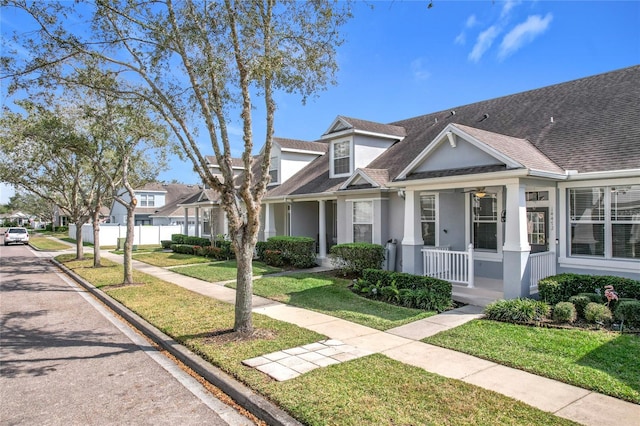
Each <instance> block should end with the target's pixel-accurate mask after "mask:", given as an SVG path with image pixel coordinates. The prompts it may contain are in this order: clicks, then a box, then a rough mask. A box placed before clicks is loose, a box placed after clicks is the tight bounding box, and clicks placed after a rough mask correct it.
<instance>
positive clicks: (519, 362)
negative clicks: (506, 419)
mask: <svg viewBox="0 0 640 426" xmlns="http://www.w3.org/2000/svg"><path fill="white" fill-rule="evenodd" d="M423 341H424V342H427V343H431V344H434V345H438V346H443V347H446V348H450V349H454V350H456V351H460V352H465V353H468V354H471V355H475V356H478V357H480V358H484V359H488V360H491V361H494V362H497V363H500V364H503V365H508V366H511V367H514V368H517V369H519V370H525V371H529V372H532V373H534V374H537V375H540V376H545V377H549V378H552V379H556V380H559V381H562V382H565V383H569V384H572V385H575V386H579V387H582V388H585V389H591V390H594V391H596V392H600V393H604V394H606V395H611V396H614V397H616V398H621V399H626V400H628V401H631V402H635V403H637V404H640V361H639V359H640V336H638V335H632V334H622V335H621V334H620V333H612V332H605V331H590V330H577V329H571V330H569V329H554V328H544V327H529V326H524V325H516V324H509V323H502V322H496V321H489V320H476V321H472V322H470V323H467V324H465V325H462V326H460V327H456V328H453V329H451V330H448V331H445V332H441V333H438V334H436V335H435V336H431V337H428V338H426V339H424V340H423Z"/></svg>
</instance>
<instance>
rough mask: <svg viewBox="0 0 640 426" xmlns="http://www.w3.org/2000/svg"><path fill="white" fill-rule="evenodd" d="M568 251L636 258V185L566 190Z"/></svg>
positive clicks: (639, 243) (639, 240)
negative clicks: (567, 197) (569, 238)
mask: <svg viewBox="0 0 640 426" xmlns="http://www.w3.org/2000/svg"><path fill="white" fill-rule="evenodd" d="M569 225H570V232H571V245H570V254H571V255H572V256H592V257H599V258H605V259H610V258H623V259H624V258H627V259H628V258H640V185H627V186H602V187H589V188H571V189H569Z"/></svg>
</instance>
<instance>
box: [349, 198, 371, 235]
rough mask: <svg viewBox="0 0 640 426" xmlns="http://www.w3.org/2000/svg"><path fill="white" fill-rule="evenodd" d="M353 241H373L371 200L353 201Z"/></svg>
mask: <svg viewBox="0 0 640 426" xmlns="http://www.w3.org/2000/svg"><path fill="white" fill-rule="evenodd" d="M353 242H354V243H372V242H373V202H371V201H354V202H353Z"/></svg>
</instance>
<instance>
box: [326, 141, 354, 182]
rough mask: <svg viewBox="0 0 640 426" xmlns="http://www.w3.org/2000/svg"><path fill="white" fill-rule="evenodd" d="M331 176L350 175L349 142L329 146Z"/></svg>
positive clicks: (339, 142)
mask: <svg viewBox="0 0 640 426" xmlns="http://www.w3.org/2000/svg"><path fill="white" fill-rule="evenodd" d="M331 155H332V160H331V161H332V166H333V176H345V175H350V174H351V141H349V140H344V141H338V142H334V143H333V144H332V145H331Z"/></svg>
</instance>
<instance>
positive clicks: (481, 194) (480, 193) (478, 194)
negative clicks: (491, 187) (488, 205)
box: [473, 191, 487, 198]
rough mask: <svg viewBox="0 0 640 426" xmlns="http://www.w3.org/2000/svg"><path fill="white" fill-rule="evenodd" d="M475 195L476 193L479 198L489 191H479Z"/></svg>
mask: <svg viewBox="0 0 640 426" xmlns="http://www.w3.org/2000/svg"><path fill="white" fill-rule="evenodd" d="M473 195H475V196H476V197H477V198H484V196H485V195H487V193H486V192H484V191H477V192H475V193H474V194H473Z"/></svg>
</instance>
